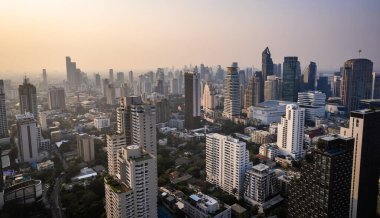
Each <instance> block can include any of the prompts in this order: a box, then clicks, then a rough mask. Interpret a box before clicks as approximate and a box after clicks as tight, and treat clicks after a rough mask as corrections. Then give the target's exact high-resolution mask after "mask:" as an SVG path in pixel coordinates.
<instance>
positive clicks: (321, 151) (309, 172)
mask: <svg viewBox="0 0 380 218" xmlns="http://www.w3.org/2000/svg"><path fill="white" fill-rule="evenodd" d="M353 146H354V139H353V138H347V139H342V138H339V137H337V136H324V137H322V138H321V139H319V141H318V143H317V147H316V148H315V149H314V150H313V151H312V153H311V154H308V155H307V156H306V157H305V161H304V162H303V165H302V168H301V171H300V172H301V177H300V178H299V179H298V180H297V181H293V182H292V183H291V185H290V188H289V198H288V199H289V208H288V217H311V218H314V217H315V218H317V217H331V218H338V217H341V218H345V217H349V216H348V215H349V207H350V198H349V196H350V185H351V175H352V154H353ZM375 204H376V200H375ZM368 217H369V216H368ZM373 217H374V216H373Z"/></svg>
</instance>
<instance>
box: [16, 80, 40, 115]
mask: <svg viewBox="0 0 380 218" xmlns="http://www.w3.org/2000/svg"><path fill="white" fill-rule="evenodd" d="M18 94H19V97H20V112H21V114H24V113H26V112H29V113H32V114H33V116H34V118H35V119H37V120H38V107H37V92H36V87H35V86H34V85H32V84H30V83H29V81H28V79H27V78H26V77H25V79H24V83H23V84H22V85H19V87H18Z"/></svg>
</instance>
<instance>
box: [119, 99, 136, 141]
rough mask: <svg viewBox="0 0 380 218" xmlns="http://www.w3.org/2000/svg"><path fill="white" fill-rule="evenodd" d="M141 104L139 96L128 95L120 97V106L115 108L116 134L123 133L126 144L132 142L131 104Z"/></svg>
mask: <svg viewBox="0 0 380 218" xmlns="http://www.w3.org/2000/svg"><path fill="white" fill-rule="evenodd" d="M141 104H143V102H142V100H141V97H140V96H129V97H124V98H121V99H120V106H119V107H118V108H117V109H116V119H117V130H116V132H117V133H118V134H124V135H125V137H126V140H127V144H128V145H130V144H132V114H131V106H132V105H141Z"/></svg>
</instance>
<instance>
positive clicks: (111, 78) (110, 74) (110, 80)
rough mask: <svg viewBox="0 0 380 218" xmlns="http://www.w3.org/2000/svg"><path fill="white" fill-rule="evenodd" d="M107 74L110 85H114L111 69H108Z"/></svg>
mask: <svg viewBox="0 0 380 218" xmlns="http://www.w3.org/2000/svg"><path fill="white" fill-rule="evenodd" d="M108 74H109V77H108V79H109V82H110V84H115V81H114V80H113V69H109V71H108Z"/></svg>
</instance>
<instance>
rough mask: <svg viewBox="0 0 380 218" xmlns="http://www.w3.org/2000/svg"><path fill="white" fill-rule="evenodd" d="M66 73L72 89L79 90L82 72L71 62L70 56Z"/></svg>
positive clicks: (67, 59) (67, 58) (67, 57)
mask: <svg viewBox="0 0 380 218" xmlns="http://www.w3.org/2000/svg"><path fill="white" fill-rule="evenodd" d="M66 73H67V82H68V83H69V85H70V87H71V88H73V89H77V88H78V86H79V85H80V82H81V71H80V69H78V68H77V65H76V63H75V62H72V61H71V58H70V57H69V56H66Z"/></svg>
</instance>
